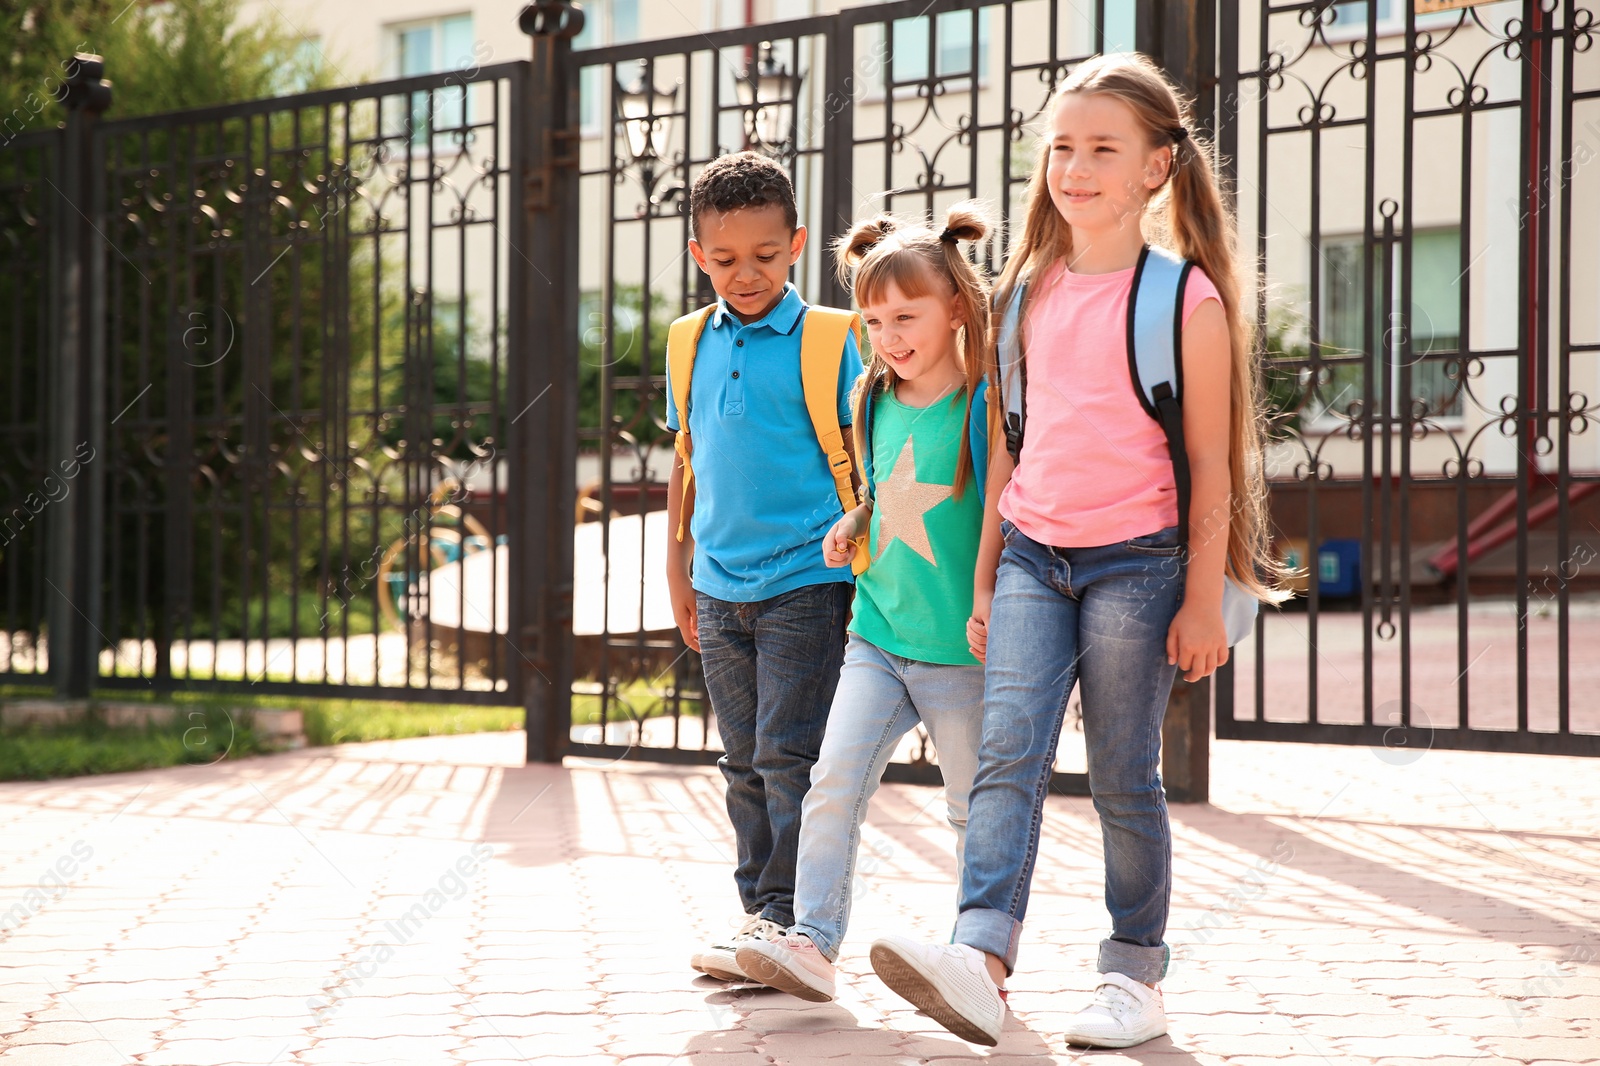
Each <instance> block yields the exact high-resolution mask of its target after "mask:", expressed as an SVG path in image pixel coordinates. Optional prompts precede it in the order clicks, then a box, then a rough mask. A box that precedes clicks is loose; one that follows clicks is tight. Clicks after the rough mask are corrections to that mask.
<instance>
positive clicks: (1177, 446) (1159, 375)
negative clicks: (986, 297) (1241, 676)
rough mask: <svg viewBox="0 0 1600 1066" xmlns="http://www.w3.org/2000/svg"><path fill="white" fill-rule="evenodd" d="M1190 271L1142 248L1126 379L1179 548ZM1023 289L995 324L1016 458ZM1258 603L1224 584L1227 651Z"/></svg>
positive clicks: (1174, 258)
mask: <svg viewBox="0 0 1600 1066" xmlns="http://www.w3.org/2000/svg"><path fill="white" fill-rule="evenodd" d="M1193 266H1194V264H1193V263H1192V262H1190V261H1189V260H1187V259H1184V258H1182V257H1180V256H1178V255H1176V254H1174V253H1172V252H1169V251H1167V250H1166V249H1165V248H1156V247H1152V246H1151V245H1148V244H1147V245H1145V247H1144V250H1143V251H1141V252H1140V253H1139V262H1138V265H1137V266H1135V267H1134V270H1133V288H1132V291H1131V292H1130V293H1129V294H1128V373H1129V375H1130V376H1131V377H1132V378H1133V391H1134V393H1135V395H1137V396H1138V398H1139V405H1140V406H1141V407H1143V408H1144V412H1145V414H1147V415H1149V416H1150V417H1151V418H1153V419H1155V420H1156V422H1157V423H1158V424H1159V425H1160V426H1161V429H1162V432H1164V433H1165V434H1166V437H1167V450H1168V451H1169V452H1171V454H1172V479H1173V481H1174V483H1176V485H1177V487H1178V538H1179V540H1178V543H1179V545H1180V547H1181V548H1182V549H1183V550H1185V551H1186V550H1187V548H1188V544H1189V489H1190V483H1189V453H1188V451H1187V450H1186V449H1185V448H1184V443H1183V405H1182V401H1183V360H1182V359H1181V358H1179V353H1180V352H1182V351H1183V289H1184V285H1185V284H1186V283H1187V282H1188V280H1189V271H1190V270H1191V269H1192V268H1193ZM1027 292H1028V283H1027V281H1026V280H1023V281H1021V282H1019V283H1018V284H1017V286H1016V288H1015V289H1014V290H1013V291H1012V294H1011V299H1010V300H1009V301H1008V302H1007V304H1006V308H1005V313H1004V314H1003V315H1002V316H1001V320H1000V338H999V343H998V345H997V356H998V359H999V372H1000V373H999V376H1000V380H999V384H998V387H999V389H1000V394H1001V396H1002V398H1003V399H1004V401H1005V407H1004V410H1005V431H1006V450H1007V451H1008V452H1010V453H1011V458H1012V460H1013V461H1020V459H1021V455H1022V442H1023V430H1024V429H1025V422H1026V419H1027V407H1026V405H1025V404H1024V402H1023V394H1024V392H1025V391H1026V389H1027V387H1028V368H1027V363H1026V361H1025V360H1024V359H1023V353H1022V305H1023V301H1024V300H1025V299H1026V297H1027ZM1259 609H1260V604H1259V602H1258V601H1257V600H1256V598H1255V596H1254V595H1252V594H1251V593H1249V592H1248V591H1246V590H1245V588H1244V587H1243V586H1241V585H1240V584H1238V582H1236V581H1234V579H1233V578H1232V577H1226V578H1225V580H1224V581H1223V588H1222V619H1223V622H1224V623H1225V624H1226V626H1227V630H1228V644H1229V645H1230V646H1232V645H1234V644H1237V643H1239V641H1241V640H1243V639H1244V638H1245V637H1247V636H1249V634H1250V631H1251V629H1253V628H1254V627H1255V620H1256V614H1257V612H1258V610H1259Z"/></svg>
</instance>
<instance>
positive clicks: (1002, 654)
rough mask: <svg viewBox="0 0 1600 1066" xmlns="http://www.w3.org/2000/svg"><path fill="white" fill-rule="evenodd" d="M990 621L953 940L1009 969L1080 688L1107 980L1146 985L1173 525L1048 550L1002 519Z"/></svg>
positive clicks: (1165, 862) (1163, 891)
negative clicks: (1097, 840)
mask: <svg viewBox="0 0 1600 1066" xmlns="http://www.w3.org/2000/svg"><path fill="white" fill-rule="evenodd" d="M1001 529H1002V531H1003V532H1004V535H1005V550H1004V551H1003V552H1002V553H1001V555H1000V569H999V572H998V573H997V574H996V577H995V593H994V606H993V608H992V609H991V611H990V614H989V647H988V668H987V673H986V675H985V686H984V721H983V743H982V746H981V747H980V749H979V753H978V773H977V776H976V778H975V779H974V781H973V786H972V795H971V800H970V806H971V810H970V813H969V821H968V832H969V833H970V835H971V840H972V845H971V846H970V847H969V848H967V850H966V854H965V858H966V862H965V865H964V867H963V876H962V880H961V904H960V914H959V915H958V916H957V918H956V927H955V936H954V938H953V939H954V941H955V942H956V943H960V944H968V945H970V946H972V947H975V948H978V949H979V950H980V951H987V952H989V953H990V954H991V955H996V956H999V957H1000V958H1001V959H1002V960H1004V962H1005V965H1006V972H1007V973H1010V972H1012V971H1013V970H1015V968H1016V963H1017V944H1018V941H1019V940H1020V939H1021V935H1022V920H1023V917H1024V915H1025V914H1026V913H1027V908H1028V888H1029V884H1030V882H1031V881H1032V879H1033V869H1034V863H1035V861H1036V860H1037V859H1038V855H1039V826H1040V822H1041V821H1042V819H1043V815H1044V800H1045V795H1046V793H1047V792H1048V791H1049V788H1050V772H1051V768H1052V766H1053V765H1054V763H1055V755H1056V742H1057V740H1058V739H1059V738H1060V735H1061V723H1062V719H1063V717H1064V716H1065V714H1066V710H1067V699H1068V697H1069V696H1071V694H1072V688H1073V686H1074V685H1075V684H1076V685H1079V686H1081V694H1082V705H1083V734H1084V742H1085V745H1086V747H1087V749H1088V760H1089V790H1090V792H1091V793H1092V794H1093V797H1094V808H1095V810H1096V812H1098V813H1099V815H1100V832H1101V836H1102V838H1103V840H1104V847H1105V870H1106V889H1105V898H1106V909H1107V910H1109V911H1110V912H1111V936H1110V937H1108V938H1106V939H1105V940H1102V941H1101V942H1100V958H1099V970H1100V972H1101V973H1108V972H1116V973H1121V974H1125V975H1126V976H1128V977H1131V978H1133V979H1134V980H1136V981H1143V982H1145V983H1147V984H1154V983H1156V982H1157V981H1159V980H1160V979H1161V978H1162V977H1164V976H1165V975H1166V970H1167V960H1168V958H1169V957H1170V952H1169V951H1168V948H1167V945H1166V943H1165V942H1164V940H1163V939H1162V938H1163V937H1164V936H1165V934H1166V926H1167V912H1168V908H1169V905H1170V903H1171V898H1172V832H1171V828H1170V826H1169V825H1168V822H1167V799H1166V792H1165V791H1164V790H1163V789H1162V787H1161V774H1160V765H1161V722H1162V719H1163V718H1164V717H1165V716H1166V710H1167V695H1168V693H1169V692H1170V691H1171V690H1172V679H1173V675H1174V674H1175V673H1176V672H1177V667H1175V666H1169V665H1167V651H1166V644H1167V630H1168V628H1169V627H1170V626H1171V624H1172V619H1173V616H1174V615H1175V614H1177V611H1178V605H1179V602H1180V600H1181V599H1182V596H1183V578H1184V564H1183V562H1182V560H1181V559H1180V557H1179V548H1178V529H1177V527H1176V526H1171V527H1168V528H1167V529H1163V530H1161V531H1159V532H1157V533H1152V534H1149V535H1148V536H1142V537H1135V538H1133V539H1132V540H1128V541H1125V542H1123V543H1121V544H1111V545H1106V546H1104V547H1097V548H1052V547H1048V546H1046V545H1043V544H1039V543H1037V542H1035V541H1033V540H1031V539H1029V538H1028V537H1027V536H1026V535H1025V534H1023V533H1022V532H1021V531H1020V530H1018V529H1017V528H1016V527H1015V526H1013V525H1012V524H1011V523H1010V522H1004V523H1002V525H1001Z"/></svg>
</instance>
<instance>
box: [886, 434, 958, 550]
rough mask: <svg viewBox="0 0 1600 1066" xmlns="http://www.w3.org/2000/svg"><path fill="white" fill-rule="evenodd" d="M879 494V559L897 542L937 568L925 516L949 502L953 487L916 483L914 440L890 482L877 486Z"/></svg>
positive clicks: (902, 453)
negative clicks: (892, 543) (946, 501)
mask: <svg viewBox="0 0 1600 1066" xmlns="http://www.w3.org/2000/svg"><path fill="white" fill-rule="evenodd" d="M877 494H878V509H879V512H880V513H879V518H878V540H879V544H880V547H879V548H878V555H879V556H882V555H883V552H884V550H885V549H886V548H888V547H889V544H890V542H891V541H894V540H898V541H900V542H901V543H902V544H904V545H905V546H906V547H908V548H910V549H911V550H912V551H914V552H916V553H917V554H918V555H920V556H922V557H923V558H924V559H926V560H928V562H929V564H931V565H933V566H938V565H939V564H938V562H937V561H935V559H934V558H933V545H932V544H930V543H929V542H928V525H927V523H926V522H925V521H924V520H923V516H925V515H926V514H927V513H928V512H929V511H931V510H933V509H934V508H935V507H937V506H939V504H941V503H943V502H944V501H945V500H948V499H949V498H950V495H951V491H950V486H949V485H927V484H924V483H923V482H920V481H918V480H917V460H916V454H915V452H914V451H913V449H912V438H911V437H907V438H906V443H905V447H903V448H901V449H900V456H899V458H897V459H896V460H895V461H894V472H893V473H892V474H890V475H889V478H888V480H886V481H880V482H879V483H878V490H877Z"/></svg>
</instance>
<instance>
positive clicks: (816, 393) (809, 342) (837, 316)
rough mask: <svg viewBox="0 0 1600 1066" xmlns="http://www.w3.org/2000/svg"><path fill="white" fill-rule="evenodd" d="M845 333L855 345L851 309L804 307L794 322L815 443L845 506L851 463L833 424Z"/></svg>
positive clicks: (859, 550)
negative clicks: (802, 314) (797, 323)
mask: <svg viewBox="0 0 1600 1066" xmlns="http://www.w3.org/2000/svg"><path fill="white" fill-rule="evenodd" d="M851 334H854V335H855V338H856V346H857V347H858V348H859V347H860V344H861V318H860V316H859V315H857V314H856V313H855V312H854V311H840V310H837V309H835V308H832V307H808V308H806V317H805V320H804V322H802V323H801V326H800V380H801V383H802V385H804V387H805V395H806V411H807V413H809V414H810V415H811V427H812V428H813V429H814V430H815V431H816V434H817V443H818V444H820V445H821V446H822V454H823V455H824V456H825V457H826V458H827V461H828V473H829V474H831V475H832V476H833V486H834V489H835V491H837V492H838V494H839V506H840V507H841V508H842V509H843V510H844V511H846V512H848V511H851V510H853V509H854V508H855V506H856V489H855V484H854V482H853V481H852V474H853V472H854V467H853V465H852V464H851V462H850V453H849V452H847V451H845V448H844V433H843V431H842V430H841V429H840V428H839V362H840V358H841V357H842V356H843V354H844V348H845V341H846V339H847V338H848V337H849V336H850V335H851ZM870 441H871V438H868V447H871V443H870ZM865 541H866V538H865V537H862V538H857V540H856V552H855V557H854V558H853V559H852V560H851V564H850V569H851V572H852V573H856V574H859V573H861V572H862V571H864V570H866V568H867V563H868V562H869V560H870V557H869V556H868V555H867V551H866V543H865Z"/></svg>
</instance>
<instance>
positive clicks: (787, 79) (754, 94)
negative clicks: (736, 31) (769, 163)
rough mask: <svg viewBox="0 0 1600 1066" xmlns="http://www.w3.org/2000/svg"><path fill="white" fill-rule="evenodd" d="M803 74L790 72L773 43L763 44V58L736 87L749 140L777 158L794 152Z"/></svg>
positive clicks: (740, 78) (760, 56)
mask: <svg viewBox="0 0 1600 1066" xmlns="http://www.w3.org/2000/svg"><path fill="white" fill-rule="evenodd" d="M804 80H805V75H804V74H803V73H795V74H790V73H789V68H788V67H787V66H785V65H784V64H782V63H780V62H779V61H778V60H777V58H776V57H774V56H773V54H772V42H771V41H762V42H761V50H760V54H759V58H758V59H757V60H756V64H755V66H754V67H752V68H750V69H748V70H746V71H745V72H744V74H742V75H741V76H740V77H739V78H738V80H737V81H736V83H735V86H734V88H735V90H736V91H737V92H738V94H739V104H740V105H741V106H742V107H743V108H744V130H745V138H746V139H747V140H748V141H749V142H750V143H751V144H754V145H759V146H760V147H761V148H763V149H765V150H767V151H768V152H770V153H773V154H776V155H784V154H786V153H788V152H789V151H791V150H792V149H793V147H794V146H793V145H792V144H791V143H790V141H791V138H793V137H794V136H795V133H796V130H795V128H794V106H795V101H796V100H798V99H799V98H800V83H801V82H802V81H804Z"/></svg>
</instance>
